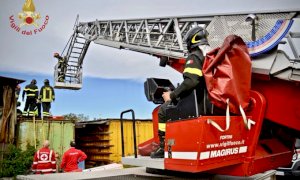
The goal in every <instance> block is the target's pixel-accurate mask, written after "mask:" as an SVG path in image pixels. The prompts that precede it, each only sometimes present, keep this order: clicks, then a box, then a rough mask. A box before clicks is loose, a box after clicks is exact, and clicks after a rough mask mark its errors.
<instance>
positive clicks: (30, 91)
mask: <svg viewBox="0 0 300 180" xmlns="http://www.w3.org/2000/svg"><path fill="white" fill-rule="evenodd" d="M25 94H26V96H27V98H26V103H25V107H24V111H23V116H34V115H35V112H34V110H35V108H36V103H37V100H38V96H39V89H38V87H37V86H36V80H35V79H33V80H32V81H31V83H30V84H28V85H27V86H26V87H25V89H24V91H23V94H22V101H24V97H25ZM28 109H29V112H27V111H28Z"/></svg>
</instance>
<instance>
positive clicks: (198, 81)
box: [151, 26, 210, 158]
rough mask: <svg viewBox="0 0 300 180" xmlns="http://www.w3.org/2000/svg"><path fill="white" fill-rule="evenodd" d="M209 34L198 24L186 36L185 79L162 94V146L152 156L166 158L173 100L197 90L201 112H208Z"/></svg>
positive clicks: (159, 113)
mask: <svg viewBox="0 0 300 180" xmlns="http://www.w3.org/2000/svg"><path fill="white" fill-rule="evenodd" d="M207 35H208V32H207V31H206V30H205V29H203V28H202V27H198V26H197V27H195V28H192V29H191V30H189V31H188V32H187V34H186V36H185V41H186V44H187V49H188V51H189V55H188V57H187V59H186V63H185V67H184V71H183V79H184V80H183V82H182V83H181V84H180V85H179V86H178V87H177V88H176V89H175V90H174V91H173V92H171V91H168V92H164V93H163V95H162V96H163V99H164V101H165V103H164V104H162V105H161V106H160V109H159V111H158V120H159V127H158V129H159V130H158V136H159V140H160V147H159V148H158V149H157V150H156V151H154V152H152V153H151V158H164V147H165V142H164V139H165V128H166V121H167V119H168V117H167V116H166V109H167V107H168V106H169V105H170V103H171V102H172V101H174V100H176V99H177V98H181V97H183V96H185V95H187V94H190V93H192V92H193V90H196V94H197V102H198V110H199V114H207V112H206V110H207V109H208V108H209V107H208V106H209V101H208V100H206V99H207V97H206V95H205V92H206V84H205V80H204V77H203V75H202V65H203V61H204V57H205V55H206V52H207V51H209V50H210V47H209V45H208V41H207ZM206 103H207V104H206ZM206 105H207V106H206Z"/></svg>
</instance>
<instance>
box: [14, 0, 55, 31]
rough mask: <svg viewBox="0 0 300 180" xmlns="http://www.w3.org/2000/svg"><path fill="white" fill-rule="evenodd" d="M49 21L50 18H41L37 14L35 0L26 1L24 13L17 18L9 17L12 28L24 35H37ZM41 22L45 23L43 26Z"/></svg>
mask: <svg viewBox="0 0 300 180" xmlns="http://www.w3.org/2000/svg"><path fill="white" fill-rule="evenodd" d="M48 21H49V16H48V15H46V16H45V17H41V15H40V13H39V12H36V9H35V5H34V3H33V0H25V3H24V4H23V8H22V12H20V13H18V17H17V18H16V17H15V16H14V15H11V16H10V17H9V22H10V27H11V28H12V29H14V30H15V31H16V32H19V33H20V34H22V35H27V36H31V35H35V34H38V33H40V32H42V31H43V30H44V29H45V28H46V26H47V24H48ZM41 22H43V23H42V24H41Z"/></svg>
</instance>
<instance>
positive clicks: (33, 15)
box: [19, 0, 41, 27]
mask: <svg viewBox="0 0 300 180" xmlns="http://www.w3.org/2000/svg"><path fill="white" fill-rule="evenodd" d="M22 10H23V12H21V13H19V19H20V20H21V21H22V23H21V24H20V27H22V26H24V25H34V26H35V27H38V24H37V23H36V20H37V19H40V18H41V15H40V13H37V12H35V6H34V3H33V0H26V1H25V3H24V5H23V8H22Z"/></svg>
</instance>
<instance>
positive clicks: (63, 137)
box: [17, 120, 75, 157]
mask: <svg viewBox="0 0 300 180" xmlns="http://www.w3.org/2000/svg"><path fill="white" fill-rule="evenodd" d="M34 125H35V127H34ZM74 127H75V124H74V122H73V121H66V120H61V121H59V120H49V121H48V120H44V121H42V120H36V121H35V122H34V121H33V120H24V121H21V122H18V124H17V146H18V147H20V148H21V149H26V145H27V144H28V143H29V144H30V145H33V146H34V145H36V147H37V149H39V148H41V147H42V144H43V141H44V140H46V139H48V140H49V141H50V148H51V149H54V151H55V152H57V153H58V154H59V155H60V157H62V154H63V153H64V152H65V151H66V150H67V149H69V147H70V141H71V140H73V139H74V134H75V128H74ZM34 139H36V141H35V140H34Z"/></svg>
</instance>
